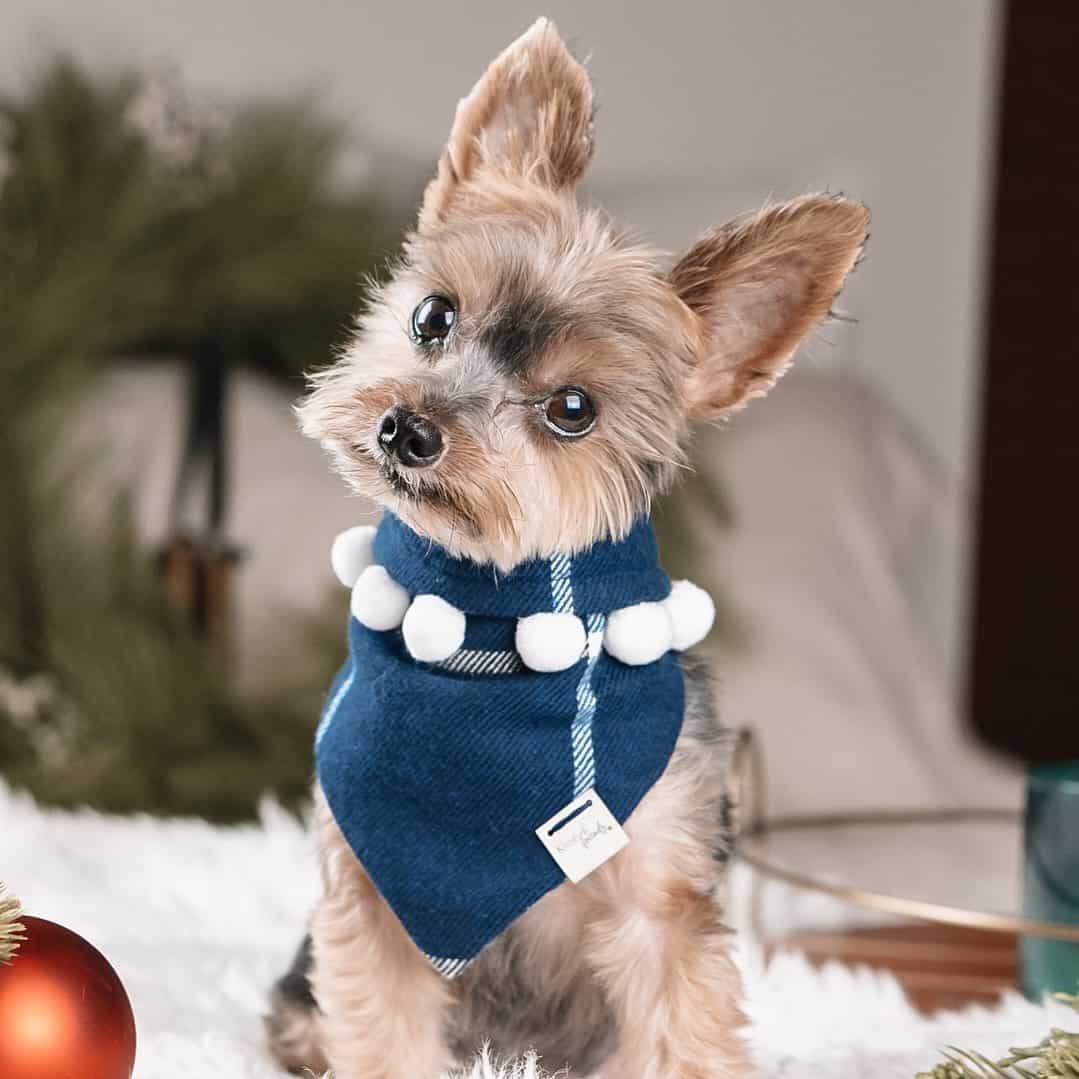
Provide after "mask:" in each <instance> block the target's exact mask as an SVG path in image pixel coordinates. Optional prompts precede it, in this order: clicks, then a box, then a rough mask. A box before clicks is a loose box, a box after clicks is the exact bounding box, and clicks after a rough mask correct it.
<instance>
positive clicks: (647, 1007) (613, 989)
mask: <svg viewBox="0 0 1079 1079" xmlns="http://www.w3.org/2000/svg"><path fill="white" fill-rule="evenodd" d="M683 788H685V790H683ZM693 789H695V788H692V787H690V786H688V785H684V784H681V783H679V781H678V779H677V777H674V776H672V775H668V776H666V777H664V779H661V780H660V782H659V784H657V786H656V787H655V788H654V789H653V790H652V792H651V793H650V794H649V795H648V796H647V797H646V798H645V800H644V801H643V802H642V803H641V805H640V806H639V807H638V809H637V811H636V813H634V815H633V817H631V818H630V821H629V823H628V825H627V832H628V833H629V834H630V839H631V841H630V845H629V846H628V847H626V848H625V849H624V850H623V851H621V852H620V853H619V854H617V855H616V856H615V857H614V858H613V859H612V860H611V861H610V862H608V863H607V864H606V865H604V866H602V867H601V868H600V869H599V870H597V871H596V872H595V873H594V874H593V875H592V876H591V877H589V878H587V879H586V880H585V881H584V883H583V885H582V887H583V888H585V889H587V892H586V894H587V896H588V898H589V899H590V901H591V913H590V914H589V915H588V916H587V922H586V928H585V940H586V953H587V954H586V961H587V963H588V965H589V966H590V967H591V968H592V970H593V971H594V973H595V975H596V977H597V978H598V979H599V981H600V982H601V984H602V985H603V987H604V990H605V992H606V994H607V998H608V1001H609V1003H610V1005H611V1007H612V1009H613V1011H614V1013H615V1016H616V1018H617V1022H618V1029H619V1047H618V1050H617V1052H616V1054H615V1056H614V1057H613V1058H612V1059H611V1060H610V1061H609V1062H608V1064H607V1065H606V1066H605V1068H604V1074H605V1075H606V1076H608V1077H609V1079H743V1077H746V1076H749V1075H752V1073H753V1072H752V1067H751V1065H750V1061H749V1054H748V1051H747V1049H746V1046H745V1044H744V1042H743V1040H742V1037H741V1034H740V1028H741V1027H742V1026H743V1025H744V1023H745V1019H744V1017H743V1015H742V1011H741V1008H740V1002H741V1000H742V985H741V977H740V975H739V972H738V969H737V967H736V966H735V964H734V961H733V959H732V958H731V954H730V948H731V944H732V940H733V937H732V934H731V932H730V931H729V930H728V929H727V928H726V927H725V926H724V925H723V924H722V919H721V911H720V909H719V905H718V903H717V902H716V900H715V898H714V884H715V883H716V881H717V878H718V867H717V866H716V865H715V863H714V861H713V857H712V850H713V849H714V848H713V844H712V843H711V842H710V841H709V838H708V835H707V832H702V831H699V830H698V829H697V828H695V827H694V820H693V817H694V814H692V813H684V812H681V810H682V809H683V807H684V806H685V805H687V804H689V802H688V799H687V798H686V797H685V791H691V790H693ZM700 816H701V815H700V814H696V818H697V819H698V820H699V819H700Z"/></svg>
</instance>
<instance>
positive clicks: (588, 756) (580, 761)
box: [551, 554, 606, 798]
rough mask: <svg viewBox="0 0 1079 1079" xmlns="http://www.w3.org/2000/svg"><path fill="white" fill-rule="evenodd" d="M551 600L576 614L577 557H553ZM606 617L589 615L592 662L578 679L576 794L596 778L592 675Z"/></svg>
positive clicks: (573, 745) (562, 611)
mask: <svg viewBox="0 0 1079 1079" xmlns="http://www.w3.org/2000/svg"><path fill="white" fill-rule="evenodd" d="M551 602H552V605H553V606H554V609H555V610H556V611H557V612H559V613H560V614H573V613H575V612H574V607H573V559H572V558H571V557H570V556H569V555H566V554H556V555H554V556H553V557H552V558H551ZM605 625H606V618H605V616H604V615H602V614H590V615H588V618H587V622H586V630H587V634H588V636H587V639H586V643H585V656H586V657H587V660H588V662H587V663H586V664H585V667H584V670H583V671H582V672H581V677H580V680H579V681H578V683H577V712H576V714H575V715H574V717H573V723H572V725H571V727H570V748H571V751H572V753H573V797H574V798H576V797H577V796H578V795H580V794H583V793H584V792H585V791H586V790H588V789H589V788H590V787H592V786H593V785H594V784H595V782H596V758H595V753H594V752H593V748H592V720H593V719H594V718H595V715H596V693H595V690H594V689H593V688H592V675H593V673H594V672H595V669H596V663H597V662H598V661H599V654H600V651H601V650H602V648H603V630H604V626H605Z"/></svg>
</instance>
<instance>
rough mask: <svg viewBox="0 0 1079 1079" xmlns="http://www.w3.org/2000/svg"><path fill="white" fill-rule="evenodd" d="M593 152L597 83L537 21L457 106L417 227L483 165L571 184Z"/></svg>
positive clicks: (550, 183)
mask: <svg viewBox="0 0 1079 1079" xmlns="http://www.w3.org/2000/svg"><path fill="white" fill-rule="evenodd" d="M591 157H592V84H591V82H590V81H589V78H588V72H587V71H585V69H584V67H583V66H582V65H581V64H579V63H578V62H577V61H576V60H574V58H573V57H572V56H571V55H570V52H569V50H568V49H567V48H566V45H565V42H563V40H562V38H561V37H560V36H559V34H558V31H557V30H556V29H555V26H554V23H552V22H551V21H550V20H549V19H538V20H537V21H536V22H535V23H533V24H532V26H531V27H530V28H529V29H528V30H527V31H526V32H525V33H524V34H522V35H521V37H519V38H518V39H517V40H516V41H515V42H513V44H512V45H510V46H509V48H507V49H506V50H505V51H504V52H503V53H502V54H501V55H500V56H498V58H497V59H496V60H495V61H494V62H493V63H492V64H491V66H490V67H489V68H488V69H487V71H486V72H485V73H484V75H483V78H481V79H480V81H479V82H478V83H476V85H475V87H473V89H472V92H471V93H470V94H469V95H468V97H466V98H463V99H462V100H461V102H460V104H459V105H458V106H457V115H456V117H455V119H454V123H453V130H452V131H451V133H450V139H449V142H448V143H447V144H446V149H445V150H444V151H443V153H442V157H441V159H440V160H439V163H438V175H437V176H436V177H435V178H434V179H433V180H432V181H431V183H430V184H429V185H428V187H427V191H426V193H425V195H424V200H423V208H422V209H421V211H420V227H421V229H422V228H423V227H424V226H426V225H434V224H436V223H437V222H438V221H439V220H440V219H441V218H443V217H444V216H445V214H446V212H447V210H448V209H449V207H450V206H451V205H452V203H453V200H454V199H455V198H456V197H457V196H458V194H459V193H460V191H461V189H462V188H463V187H464V185H467V184H468V183H469V182H470V181H471V180H474V179H476V178H477V176H479V175H480V174H481V173H482V172H483V171H484V170H489V171H491V172H493V173H502V174H507V175H513V176H519V177H527V178H529V179H530V180H534V181H537V182H539V183H541V184H543V185H545V186H547V187H550V188H552V189H555V190H557V189H562V188H569V187H572V186H574V185H575V184H576V183H577V182H578V181H579V180H580V178H581V176H582V175H583V174H584V171H585V169H586V168H587V167H588V162H589V160H590V159H591Z"/></svg>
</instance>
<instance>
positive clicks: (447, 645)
mask: <svg viewBox="0 0 1079 1079" xmlns="http://www.w3.org/2000/svg"><path fill="white" fill-rule="evenodd" d="M401 632H402V633H403V634H404V638H405V647H406V648H407V649H408V651H409V654H410V655H411V656H412V658H413V659H418V660H420V661H421V662H423V663H441V662H442V660H444V659H449V658H450V656H452V655H453V653H454V652H456V651H457V649H458V648H460V647H461V645H462V644H464V643H465V615H464V612H463V611H459V610H458V609H457V608H456V607H454V606H453V604H452V603H447V602H446V601H445V600H444V599H443V598H442V597H441V596H431V595H423V596H417V597H416V598H415V599H414V600H413V601H412V605H411V606H410V607H409V609H408V611H407V612H406V613H405V620H404V622H403V623H402V625H401Z"/></svg>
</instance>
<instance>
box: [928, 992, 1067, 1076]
mask: <svg viewBox="0 0 1079 1079" xmlns="http://www.w3.org/2000/svg"><path fill="white" fill-rule="evenodd" d="M1056 997H1057V999H1058V1000H1062V1001H1064V1003H1066V1004H1070V1005H1071V1006H1072V1007H1073V1008H1074V1009H1075V1010H1076V1012H1079V996H1074V997H1073V996H1068V995H1066V994H1064V993H1058V994H1056ZM944 1056H945V1058H946V1059H945V1062H944V1063H943V1064H938V1065H937V1066H936V1067H935V1068H933V1069H932V1070H931V1071H927V1072H920V1073H919V1074H918V1075H917V1077H916V1079H1079V1032H1074V1033H1072V1032H1068V1031H1065V1030H1051V1031H1050V1032H1049V1034H1048V1036H1047V1037H1045V1038H1044V1039H1042V1041H1040V1042H1039V1043H1038V1044H1037V1045H1034V1046H1029V1047H1026V1048H1018V1049H1012V1051H1011V1052H1010V1053H1009V1054H1008V1055H1007V1056H1006V1057H1002V1058H1001V1059H1000V1060H989V1059H988V1058H987V1057H985V1056H983V1055H982V1054H981V1053H978V1052H975V1051H974V1050H971V1049H948V1050H947V1051H946V1052H945V1053H944Z"/></svg>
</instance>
